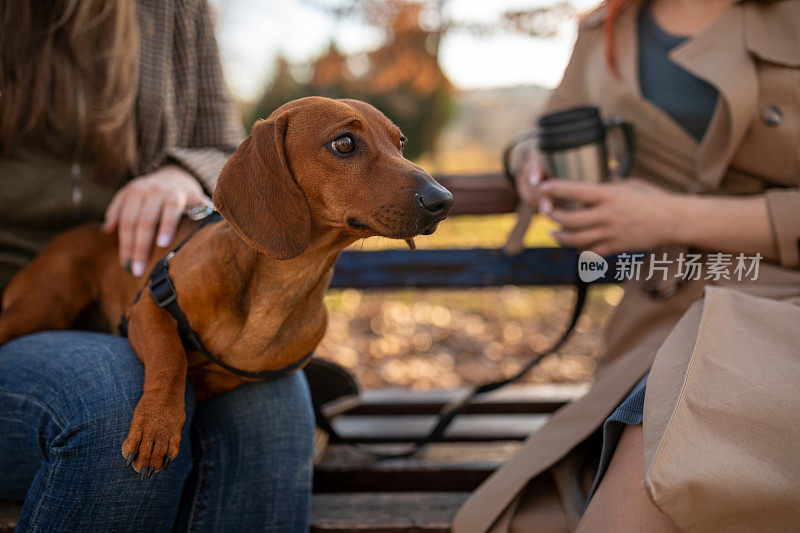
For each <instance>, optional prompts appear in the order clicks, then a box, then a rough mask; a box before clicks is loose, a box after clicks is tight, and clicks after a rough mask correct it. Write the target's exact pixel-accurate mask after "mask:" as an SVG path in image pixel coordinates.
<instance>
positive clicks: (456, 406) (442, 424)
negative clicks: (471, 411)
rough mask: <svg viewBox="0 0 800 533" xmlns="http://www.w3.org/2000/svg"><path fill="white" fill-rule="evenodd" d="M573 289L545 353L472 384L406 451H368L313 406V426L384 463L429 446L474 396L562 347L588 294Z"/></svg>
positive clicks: (580, 284) (510, 380)
mask: <svg viewBox="0 0 800 533" xmlns="http://www.w3.org/2000/svg"><path fill="white" fill-rule="evenodd" d="M575 283H576V288H577V295H576V299H575V307H574V308H573V311H572V317H571V318H570V322H569V325H568V326H567V329H566V330H565V331H564V332H563V333H562V334H561V336H560V337H559V338H558V339H557V340H556V341H555V342H554V343H553V345H552V346H550V348H548V349H547V350H545V351H543V352H540V353H535V354H534V355H533V356H532V357H531V359H530V360H529V361H528V362H527V363H526V364H525V366H523V367H522V368H521V369H520V370H519V371H518V372H517V373H516V374H514V375H512V376H510V377H508V378H504V379H501V380H498V381H492V382H490V383H484V384H483V385H476V386H474V387H472V388H471V389H470V390H468V391H467V392H466V393H465V394H464V395H463V396H462V397H461V398H457V399H455V400H453V401H452V402H450V403H448V404H446V405H445V406H443V407H442V409H441V411H439V415H438V419H437V422H436V425H435V426H434V427H433V429H431V430H430V431H429V432H428V434H427V435H425V436H424V437H422V438H420V439H419V440H418V441H417V442H415V443H413V444H411V445H410V447H409V449H408V450H405V451H402V452H398V453H380V452H376V451H374V450H370V449H367V448H364V447H363V444H361V443H359V442H358V441H357V440H356V439H351V438H346V437H342V436H341V435H340V434H339V433H338V432H337V431H336V429H334V427H333V424H332V423H331V420H330V419H329V418H328V417H327V415H325V413H324V412H323V410H322V406H320V405H317V404H316V403H315V404H314V414H315V416H316V417H317V425H318V426H319V427H320V429H322V430H323V431H324V432H326V433H327V434H328V436H329V438H330V441H331V442H332V443H336V444H350V445H353V446H355V449H356V450H359V451H360V452H363V453H365V454H366V455H369V456H371V457H373V458H375V459H378V460H384V459H402V458H405V457H410V456H412V455H414V454H415V453H417V452H418V451H420V450H421V449H422V448H424V447H425V446H427V445H428V444H430V443H431V442H435V441H437V440H439V439H441V438H442V436H443V435H444V432H445V431H446V430H447V428H448V427H450V424H452V423H453V420H455V418H456V416H458V415H459V414H460V413H461V412H462V411H463V410H464V408H465V407H467V405H469V403H470V402H471V401H472V400H473V399H474V398H475V397H476V396H479V395H481V394H485V393H487V392H492V391H495V390H497V389H499V388H501V387H504V386H506V385H508V384H509V383H513V382H515V381H517V380H518V379H520V378H522V377H523V376H524V375H525V374H527V373H528V372H530V371H531V369H533V367H535V366H536V365H537V364H538V363H539V362H540V361H541V360H542V359H544V358H545V357H547V356H548V355H550V354H552V353H554V352H556V351H558V349H559V348H561V346H563V345H564V343H565V342H566V340H567V339H568V338H569V336H570V334H571V333H572V331H573V330H574V329H575V325H576V324H577V323H578V319H579V318H580V316H581V313H582V312H583V308H584V307H585V305H586V296H587V294H588V284H587V283H584V282H583V281H580V280H578V281H576V282H575Z"/></svg>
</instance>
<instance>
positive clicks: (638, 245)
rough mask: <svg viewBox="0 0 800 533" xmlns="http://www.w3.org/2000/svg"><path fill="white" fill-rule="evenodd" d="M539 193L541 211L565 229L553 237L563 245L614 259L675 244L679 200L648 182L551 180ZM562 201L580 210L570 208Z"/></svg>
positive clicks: (634, 180)
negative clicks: (632, 252) (626, 253)
mask: <svg viewBox="0 0 800 533" xmlns="http://www.w3.org/2000/svg"><path fill="white" fill-rule="evenodd" d="M539 189H540V195H541V198H540V201H539V210H540V212H542V213H545V214H549V215H550V217H551V218H552V219H553V220H555V221H556V222H558V223H560V224H561V226H562V228H561V230H559V231H556V232H554V234H553V236H554V237H555V238H556V240H557V241H558V242H559V243H560V244H561V245H562V246H569V247H574V248H580V249H584V250H592V251H594V252H596V253H598V254H600V255H610V254H614V253H619V252H625V251H631V250H650V249H653V248H656V247H658V246H663V245H666V244H671V243H672V242H673V240H674V239H673V237H674V236H673V235H672V229H673V228H674V227H675V223H674V222H675V221H674V220H673V216H674V213H675V212H676V210H675V209H673V207H672V206H673V205H674V201H675V200H676V199H678V198H680V197H679V196H678V195H675V194H672V193H669V192H667V191H664V190H663V189H659V188H658V187H655V186H653V185H651V184H649V183H645V182H643V181H641V180H638V179H626V180H625V181H618V182H611V183H602V184H589V183H582V182H579V181H574V180H549V181H546V182H544V183H542V185H541V186H540V187H539ZM560 202H570V203H571V204H579V205H580V206H581V207H576V208H569V209H567V208H564V207H562V206H560Z"/></svg>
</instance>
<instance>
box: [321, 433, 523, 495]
mask: <svg viewBox="0 0 800 533" xmlns="http://www.w3.org/2000/svg"><path fill="white" fill-rule="evenodd" d="M520 446H521V443H520V442H518V441H502V442H485V443H479V444H478V443H434V444H430V445H429V446H428V447H427V448H425V449H424V450H422V451H421V452H419V453H418V454H416V455H414V456H413V457H406V458H401V459H391V460H384V461H375V460H374V459H372V458H370V457H367V456H365V455H364V454H363V453H359V452H358V451H357V450H355V449H354V448H353V447H352V446H346V445H331V446H329V447H328V449H327V450H326V451H325V455H324V456H323V458H322V461H321V462H320V464H318V465H317V467H316V468H315V471H314V491H315V492H373V491H386V492H390V491H391V492H394V491H402V492H408V491H425V492H430V491H434V492H447V491H468V490H474V489H475V488H477V486H478V485H480V483H481V482H483V480H485V479H486V478H487V477H488V476H489V475H490V474H491V473H492V472H494V471H495V470H496V469H497V468H499V467H500V465H502V464H503V463H504V462H505V461H507V460H508V459H510V458H511V457H512V456H513V455H514V453H515V452H516V451H517V450H519V448H520ZM404 447H405V446H404V445H402V444H395V445H382V446H377V445H376V446H374V447H371V449H376V450H377V449H379V450H380V451H381V452H383V453H393V452H399V451H402V450H403V449H404Z"/></svg>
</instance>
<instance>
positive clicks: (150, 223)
mask: <svg viewBox="0 0 800 533" xmlns="http://www.w3.org/2000/svg"><path fill="white" fill-rule="evenodd" d="M202 203H206V204H210V203H211V199H210V198H209V197H208V196H206V195H205V193H204V192H203V188H202V187H201V185H200V183H199V182H198V181H197V179H195V177H194V176H192V175H191V174H189V173H188V172H187V171H186V170H184V169H183V168H181V167H179V166H177V165H166V166H163V167H161V168H159V169H158V170H156V171H154V172H152V173H150V174H145V175H144V176H139V177H138V178H135V179H132V180H131V181H129V182H128V183H127V184H125V186H124V187H122V188H121V189H120V190H119V191H117V194H116V195H115V196H114V198H113V199H112V200H111V203H110V204H109V206H108V208H107V209H106V213H105V219H106V221H105V224H104V225H103V230H104V231H105V232H106V233H113V232H114V231H116V232H117V233H118V235H119V261H120V263H121V264H122V266H123V268H125V269H126V270H128V271H129V272H131V273H132V274H133V275H134V276H141V275H142V274H144V271H145V268H146V265H147V260H148V258H149V257H150V251H151V249H152V247H153V242H155V243H156V245H157V246H159V247H161V248H165V247H167V246H169V245H170V244H171V243H172V241H173V238H174V237H175V232H176V231H177V229H178V223H179V222H180V220H181V216H182V215H183V213H184V210H185V209H186V208H187V207H188V206H194V205H197V204H202Z"/></svg>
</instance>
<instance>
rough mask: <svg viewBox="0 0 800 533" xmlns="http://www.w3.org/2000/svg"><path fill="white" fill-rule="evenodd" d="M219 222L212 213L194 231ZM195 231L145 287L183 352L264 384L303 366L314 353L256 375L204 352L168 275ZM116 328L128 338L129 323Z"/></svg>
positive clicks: (161, 263)
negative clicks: (170, 320)
mask: <svg viewBox="0 0 800 533" xmlns="http://www.w3.org/2000/svg"><path fill="white" fill-rule="evenodd" d="M220 220H222V216H220V214H219V213H217V212H216V211H215V212H214V213H213V214H211V215H209V216H208V217H206V218H205V219H204V220H203V223H202V224H201V225H200V226H199V227H198V228H197V230H199V229H200V228H202V227H203V226H206V225H207V224H211V223H214V222H219V221H220ZM197 230H195V231H193V232H192V233H191V234H190V235H189V236H188V237H186V239H184V240H183V242H181V243H180V244H179V245H178V246H177V247H176V248H175V249H173V250H172V251H171V252H169V253H168V254H167V255H166V256H164V258H163V259H161V260H160V261H159V262H158V263H156V265H155V267H153V270H152V271H151V272H150V276H149V277H148V286H147V287H148V290H149V292H150V296H152V298H153V301H154V302H155V304H156V305H157V306H158V307H159V308H161V309H166V310H167V312H168V313H169V314H170V315H172V317H173V318H174V319H175V321H176V322H177V323H178V335H179V336H180V338H181V342H182V343H183V347H184V348H185V349H186V351H187V353H188V352H190V351H197V352H200V353H202V354H203V355H204V356H206V357H207V358H208V359H209V360H210V361H212V362H213V363H215V364H217V365H219V366H221V367H222V368H224V369H225V370H227V371H228V372H231V373H233V374H236V375H238V376H242V377H246V378H250V379H259V380H264V381H266V380H273V379H277V378H280V377H283V376H285V375H287V374H290V373H291V372H294V371H295V370H297V369H298V368H301V367H302V366H303V365H305V363H306V362H308V360H309V359H310V358H311V357H312V356H313V355H314V352H311V353H309V354H307V355H305V356H303V357H302V358H301V359H299V360H297V361H295V362H294V363H292V364H290V365H287V366H285V367H283V368H279V369H277V370H261V371H257V372H251V371H248V370H242V369H241V368H236V367H235V366H231V365H229V364H228V363H226V362H224V361H222V360H221V359H220V358H219V357H217V356H215V355H214V354H212V353H211V352H209V351H208V349H206V347H205V346H204V345H203V342H202V341H201V340H200V336H199V335H198V334H197V332H196V331H195V330H194V329H193V328H192V326H191V324H190V323H189V318H188V317H187V316H186V313H184V312H183V309H181V306H180V304H178V291H176V290H175V285H174V284H173V283H172V278H170V276H169V260H170V259H172V257H173V256H174V255H175V254H176V253H177V252H178V250H180V249H181V247H182V246H183V245H184V244H186V242H187V241H188V240H189V239H190V238H192V237H193V236H194V234H195V233H196V232H197ZM141 293H142V291H141V290H140V291H139V293H138V294H137V295H136V298H135V299H134V303H135V302H136V301H137V300H138V299H139V297H140V296H141ZM117 329H118V330H119V333H120V335H122V336H123V337H127V336H128V320H127V317H125V316H124V315H123V317H122V319H121V320H120V323H119V326H118V328H117Z"/></svg>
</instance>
